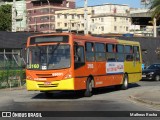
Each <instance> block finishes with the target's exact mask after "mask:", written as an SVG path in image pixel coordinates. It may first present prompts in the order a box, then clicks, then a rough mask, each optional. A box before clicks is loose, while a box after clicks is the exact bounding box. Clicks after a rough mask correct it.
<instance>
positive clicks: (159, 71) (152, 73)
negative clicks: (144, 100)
mask: <svg viewBox="0 0 160 120" xmlns="http://www.w3.org/2000/svg"><path fill="white" fill-rule="evenodd" d="M142 79H148V80H155V81H160V63H159V64H152V65H150V66H149V67H147V68H146V69H144V70H143V71H142Z"/></svg>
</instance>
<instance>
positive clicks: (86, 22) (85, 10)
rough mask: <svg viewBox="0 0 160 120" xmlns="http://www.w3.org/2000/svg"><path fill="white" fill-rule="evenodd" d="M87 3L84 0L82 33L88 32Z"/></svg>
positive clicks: (86, 0)
mask: <svg viewBox="0 0 160 120" xmlns="http://www.w3.org/2000/svg"><path fill="white" fill-rule="evenodd" d="M87 3H88V0H84V34H85V35H87V34H88V19H87V18H88V14H87Z"/></svg>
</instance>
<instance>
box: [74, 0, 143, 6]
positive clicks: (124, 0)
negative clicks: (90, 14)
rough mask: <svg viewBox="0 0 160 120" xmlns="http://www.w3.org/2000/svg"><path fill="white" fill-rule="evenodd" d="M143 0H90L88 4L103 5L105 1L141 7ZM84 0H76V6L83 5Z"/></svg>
mask: <svg viewBox="0 0 160 120" xmlns="http://www.w3.org/2000/svg"><path fill="white" fill-rule="evenodd" d="M140 1H141V0H88V6H94V5H101V4H104V3H112V4H127V5H129V6H130V7H132V8H141V7H142V5H141V2H140ZM83 6H84V0H76V7H83Z"/></svg>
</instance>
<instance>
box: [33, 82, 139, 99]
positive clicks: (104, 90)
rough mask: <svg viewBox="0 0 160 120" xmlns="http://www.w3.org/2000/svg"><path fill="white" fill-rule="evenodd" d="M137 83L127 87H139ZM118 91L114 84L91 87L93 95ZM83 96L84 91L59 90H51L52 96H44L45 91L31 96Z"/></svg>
mask: <svg viewBox="0 0 160 120" xmlns="http://www.w3.org/2000/svg"><path fill="white" fill-rule="evenodd" d="M139 86H140V85H138V84H137V83H134V84H129V89H132V88H135V87H139ZM116 91H120V90H117V89H115V87H114V86H109V87H103V88H96V89H93V95H100V94H106V93H111V92H116ZM83 97H84V91H61V92H53V93H52V96H50V97H46V96H45V93H39V94H37V95H35V96H33V97H32V99H80V98H83Z"/></svg>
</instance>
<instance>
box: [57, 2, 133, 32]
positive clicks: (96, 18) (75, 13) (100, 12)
mask: <svg viewBox="0 0 160 120" xmlns="http://www.w3.org/2000/svg"><path fill="white" fill-rule="evenodd" d="M129 11H130V8H129V6H128V5H120V4H102V5H97V6H90V7H88V10H87V12H88V30H89V32H90V33H91V34H109V33H111V34H117V33H118V34H125V33H128V32H129V26H130V25H131V20H130V17H129ZM55 19H56V26H55V27H56V30H60V29H62V31H77V32H79V31H80V32H81V31H84V8H77V9H71V10H61V11H57V12H56V13H55Z"/></svg>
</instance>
